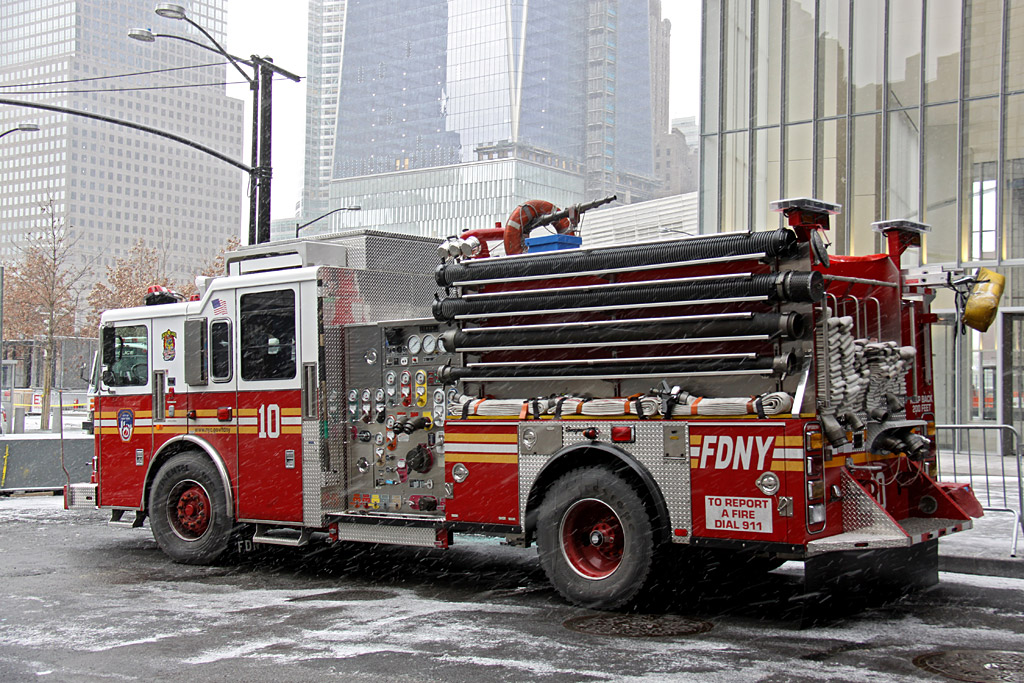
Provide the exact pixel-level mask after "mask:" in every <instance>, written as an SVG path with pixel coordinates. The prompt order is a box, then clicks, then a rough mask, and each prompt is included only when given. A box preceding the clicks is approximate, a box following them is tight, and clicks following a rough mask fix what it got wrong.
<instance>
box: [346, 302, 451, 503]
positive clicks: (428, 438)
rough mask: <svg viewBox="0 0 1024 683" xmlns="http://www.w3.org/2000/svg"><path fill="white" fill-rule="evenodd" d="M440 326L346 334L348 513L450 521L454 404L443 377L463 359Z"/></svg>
mask: <svg viewBox="0 0 1024 683" xmlns="http://www.w3.org/2000/svg"><path fill="white" fill-rule="evenodd" d="M444 327H445V326H443V325H439V324H438V323H437V322H436V321H434V320H432V319H423V320H402V321H394V322H383V323H377V324H373V325H352V326H349V327H347V328H346V338H345V347H346V354H347V358H346V368H345V390H346V392H347V394H346V423H347V425H348V427H349V435H348V436H349V438H348V440H347V449H346V463H347V465H346V467H347V474H348V476H347V482H348V486H347V488H348V495H347V500H348V504H347V508H348V510H349V511H379V512H394V513H406V514H414V515H421V514H422V515H429V516H442V515H443V514H444V505H445V487H444V421H445V417H446V415H445V410H446V404H447V401H448V397H447V396H446V394H445V389H444V387H443V386H442V385H441V384H440V383H439V380H438V378H437V369H438V367H440V366H443V365H446V364H449V363H452V362H453V361H454V360H455V354H453V353H451V352H450V351H449V350H447V349H446V348H445V347H444V342H442V341H441V336H440V335H441V332H443V331H444V329H443V328H444Z"/></svg>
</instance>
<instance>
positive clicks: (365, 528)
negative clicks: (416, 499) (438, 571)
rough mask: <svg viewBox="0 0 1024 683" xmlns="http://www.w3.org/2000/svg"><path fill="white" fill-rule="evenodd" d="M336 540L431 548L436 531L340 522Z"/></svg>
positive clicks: (428, 528)
mask: <svg viewBox="0 0 1024 683" xmlns="http://www.w3.org/2000/svg"><path fill="white" fill-rule="evenodd" d="M338 540H341V541H362V542H364V543H390V544H393V545H412V546H419V547H421V548H433V547H434V546H435V544H436V542H437V531H436V530H435V529H434V528H433V527H404V526H386V525H384V524H345V523H344V522H342V523H340V524H338Z"/></svg>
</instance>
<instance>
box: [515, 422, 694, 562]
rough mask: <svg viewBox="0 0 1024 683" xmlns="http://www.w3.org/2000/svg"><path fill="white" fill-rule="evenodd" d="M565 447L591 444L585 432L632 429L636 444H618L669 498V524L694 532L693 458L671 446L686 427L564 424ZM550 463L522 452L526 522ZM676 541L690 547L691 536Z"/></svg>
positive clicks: (521, 485)
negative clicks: (542, 474) (533, 494)
mask: <svg viewBox="0 0 1024 683" xmlns="http://www.w3.org/2000/svg"><path fill="white" fill-rule="evenodd" d="M561 425H562V447H563V448H564V447H566V446H571V445H574V444H582V443H590V440H589V439H586V438H585V437H584V436H583V433H582V432H583V430H584V429H587V428H589V427H595V428H597V429H598V430H599V432H600V433H602V434H607V433H609V432H610V431H611V428H612V427H615V426H619V425H625V426H632V427H633V429H634V430H635V434H636V441H634V442H633V443H620V444H615V445H616V446H617V447H619V448H621V449H622V450H624V451H625V452H627V453H629V454H630V455H632V456H633V457H634V458H635V459H636V460H637V462H639V463H640V464H641V465H643V466H644V467H645V468H646V469H647V471H648V472H650V473H651V476H652V477H653V478H654V481H656V482H657V483H658V486H659V487H660V488H661V493H662V495H663V496H664V497H665V505H666V506H667V507H668V515H669V524H670V527H671V528H673V529H680V528H682V529H691V528H692V527H693V525H692V520H693V515H692V512H691V508H690V458H689V457H684V458H678V457H673V454H674V453H675V451H676V450H678V449H677V448H675V445H674V440H673V441H672V443H670V445H669V446H666V443H668V442H669V439H670V438H671V437H670V434H669V432H670V431H674V430H678V431H679V433H680V434H679V435H673V436H681V435H682V434H685V433H687V432H686V427H687V425H686V424H685V423H669V424H666V423H664V422H660V421H659V422H651V423H644V422H641V421H629V422H621V423H617V422H583V421H575V420H574V421H572V422H562V423H561ZM688 442H689V438H688V436H687V437H686V441H685V442H684V444H685V446H686V447H687V448H688V446H689V443H688ZM548 460H550V456H547V455H530V454H524V453H522V452H520V454H519V501H520V503H519V506H520V510H519V513H520V519H525V518H526V500H527V497H528V496H529V493H530V487H531V486H532V485H533V482H534V481H535V480H536V479H537V475H538V474H539V473H540V471H541V469H542V468H543V467H544V464H545V463H546V462H547V461H548ZM672 540H673V541H675V542H677V543H686V542H688V541H689V536H685V537H678V536H675V535H673V536H672Z"/></svg>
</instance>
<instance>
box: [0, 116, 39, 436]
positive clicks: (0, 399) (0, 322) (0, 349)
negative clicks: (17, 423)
mask: <svg viewBox="0 0 1024 683" xmlns="http://www.w3.org/2000/svg"><path fill="white" fill-rule="evenodd" d="M38 130H39V124H37V123H28V122H26V123H20V124H18V125H17V126H15V127H14V128H11V129H10V130H5V131H4V132H3V133H0V138H2V137H3V136H5V135H10V134H11V133H17V132H25V133H33V132H35V131H38ZM3 360H4V266H3V265H2V264H0V409H2V408H3V404H4V374H3V372H4V371H3ZM13 399H14V389H13V384H12V388H11V410H10V415H12V416H13V415H14V400H13ZM12 419H13V417H12ZM0 423H2V424H0V433H4V434H6V433H7V420H0Z"/></svg>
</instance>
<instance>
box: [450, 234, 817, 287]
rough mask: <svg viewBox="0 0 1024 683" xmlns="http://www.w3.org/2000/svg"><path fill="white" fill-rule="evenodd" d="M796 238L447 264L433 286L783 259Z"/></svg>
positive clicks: (713, 239)
mask: <svg viewBox="0 0 1024 683" xmlns="http://www.w3.org/2000/svg"><path fill="white" fill-rule="evenodd" d="M797 244H798V243H797V239H796V235H794V234H793V232H791V231H790V230H786V229H785V228H779V229H778V230H773V231H767V232H754V233H736V234H726V235H709V236H707V237H696V238H691V239H687V240H679V241H676V242H662V243H658V244H644V245H629V246H620V247H608V248H606V249H600V250H593V251H590V250H577V249H567V250H564V251H558V252H555V253H543V254H536V255H526V256H523V257H516V258H486V259H476V260H469V261H464V262H462V263H455V262H453V263H447V264H443V265H441V266H438V268H437V271H436V272H435V274H434V277H435V279H436V280H437V284H438V285H440V286H441V287H448V286H450V285H452V284H454V283H456V282H475V281H478V280H493V279H501V278H516V277H527V276H532V275H551V274H558V275H565V274H570V273H579V272H586V271H591V270H602V269H606V268H635V267H637V266H647V265H652V264H659V263H675V262H678V261H692V260H695V259H711V258H724V257H727V256H743V255H746V254H758V253H765V254H767V255H768V256H771V257H782V258H787V257H790V256H793V255H794V254H795V252H796V250H797Z"/></svg>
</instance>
